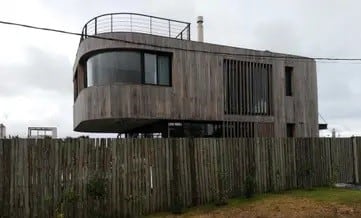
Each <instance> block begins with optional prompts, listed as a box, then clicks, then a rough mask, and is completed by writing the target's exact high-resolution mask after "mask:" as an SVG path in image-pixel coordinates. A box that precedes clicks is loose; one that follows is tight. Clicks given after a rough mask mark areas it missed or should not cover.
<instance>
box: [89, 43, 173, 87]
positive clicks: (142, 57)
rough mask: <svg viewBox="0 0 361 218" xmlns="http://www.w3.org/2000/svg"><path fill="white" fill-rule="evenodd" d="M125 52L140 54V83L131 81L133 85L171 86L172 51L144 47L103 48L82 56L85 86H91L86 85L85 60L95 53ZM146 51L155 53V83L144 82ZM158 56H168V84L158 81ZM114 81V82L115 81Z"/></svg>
mask: <svg viewBox="0 0 361 218" xmlns="http://www.w3.org/2000/svg"><path fill="white" fill-rule="evenodd" d="M122 51H124V52H127V51H134V52H139V54H140V64H141V66H140V69H141V83H132V84H134V85H149V86H160V87H172V86H173V81H172V80H173V75H172V74H173V72H172V63H173V53H172V52H164V51H154V50H144V49H105V50H99V51H96V52H92V53H91V54H88V55H87V56H85V57H84V59H83V60H84V61H82V62H83V63H84V66H85V69H84V70H85V74H86V75H85V76H84V77H85V81H84V83H85V84H86V85H85V88H87V87H91V86H89V85H88V81H87V79H88V68H87V67H86V64H87V61H88V60H89V59H90V58H92V57H93V56H95V55H98V54H102V53H107V52H122ZM145 53H148V54H155V55H156V60H157V61H156V66H157V84H153V83H146V82H145V66H144V54H145ZM158 56H166V57H168V58H169V84H168V85H164V84H160V83H159V76H158V75H159V72H158ZM115 83H116V82H115ZM115 83H110V84H107V85H111V84H115ZM93 86H94V85H93Z"/></svg>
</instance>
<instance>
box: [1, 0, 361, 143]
mask: <svg viewBox="0 0 361 218" xmlns="http://www.w3.org/2000/svg"><path fill="white" fill-rule="evenodd" d="M360 8H361V2H360V1H357V0H347V1H341V0H292V1H289V0H272V1H271V0H269V1H266V0H252V1H249V0H248V1H243V0H235V1H226V0H219V1H216V0H209V1H205V0H199V1H197V0H182V1H170V0H162V1H161V0H143V1H137V0H132V1H127V0H123V1H119V0H113V1H110V0H102V1H95V0H83V1H80V0H79V1H77V0H61V1H59V0H22V1H20V0H11V1H5V0H4V1H2V2H1V7H0V20H3V21H12V22H19V23H26V24H30V25H36V26H43V27H49V28H55V29H63V30H68V31H73V32H81V29H82V27H83V25H84V24H85V23H86V22H87V21H88V20H89V19H91V18H93V17H95V16H97V15H100V14H104V13H111V12H136V13H145V14H149V15H154V16H160V17H166V18H173V19H177V20H183V21H187V22H191V23H192V28H193V29H192V39H194V40H195V39H196V34H195V29H196V28H195V27H196V26H195V21H196V17H197V16H198V15H203V16H204V20H205V23H204V28H205V29H204V35H205V41H206V42H210V43H216V44H224V45H232V46H237V47H243V48H252V49H260V50H271V51H275V52H284V53H291V54H297V55H304V56H310V57H345V58H361V41H360V39H361V28H360V26H361V13H360ZM0 35H1V40H0V48H1V51H2V52H0V78H1V79H0V81H1V83H0V123H4V124H5V125H6V126H7V133H8V134H11V135H19V136H26V134H27V127H28V126H56V127H58V133H59V136H60V137H65V136H76V135H79V133H75V132H73V131H72V120H73V114H72V106H73V91H72V66H73V61H74V58H75V53H76V50H77V47H78V43H79V38H78V37H76V36H69V35H62V34H58V33H49V32H44V31H37V30H29V29H24V28H19V27H10V26H6V25H1V24H0ZM317 71H318V96H319V112H320V113H321V114H322V116H323V117H324V118H325V119H326V121H327V122H328V124H329V127H330V128H331V129H332V128H336V130H337V132H339V134H340V135H341V136H350V135H361V114H360V112H361V101H360V99H361V86H360V84H361V64H360V63H347V62H338V63H318V64H317ZM325 134H326V135H327V134H329V133H327V132H326V133H323V134H322V135H325Z"/></svg>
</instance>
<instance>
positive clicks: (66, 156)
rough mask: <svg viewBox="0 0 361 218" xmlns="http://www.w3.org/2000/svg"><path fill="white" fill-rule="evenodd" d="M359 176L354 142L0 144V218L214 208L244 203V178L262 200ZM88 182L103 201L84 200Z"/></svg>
mask: <svg viewBox="0 0 361 218" xmlns="http://www.w3.org/2000/svg"><path fill="white" fill-rule="evenodd" d="M357 174H358V176H360V175H361V138H351V139H350V138H336V139H330V138H297V139H293V138H288V139H280V138H257V139H251V138H247V139H245V138H242V139H212V138H207V139H198V138H197V139H84V138H80V139H65V140H62V139H56V140H52V139H41V140H39V139H37V140H36V139H17V138H16V139H2V140H0V214H1V215H2V216H4V217H54V216H56V215H57V214H59V213H64V215H65V216H66V217H67V216H68V217H90V216H91V215H92V214H91V213H95V212H96V213H99V214H104V215H107V216H109V217H130V216H133V217H134V216H142V215H145V214H149V213H152V212H156V211H164V210H171V209H173V210H174V209H177V207H178V208H179V207H189V206H194V205H198V204H204V203H208V202H214V201H215V202H218V203H221V202H222V200H226V199H227V198H229V197H232V196H240V195H243V193H244V191H245V187H246V186H245V185H246V184H245V181H246V178H247V177H252V178H253V179H254V181H255V183H256V191H257V192H259V193H264V192H270V191H282V190H288V189H293V188H311V187H313V186H323V185H328V184H330V183H332V182H355V181H356V179H357ZM95 177H99V178H101V179H102V180H100V181H103V182H104V186H105V188H106V191H105V193H104V195H105V197H104V198H102V199H93V198H92V197H91V195H90V193H89V189H88V186H89V183H90V182H91V181H92V180H93V179H94V178H95ZM98 185H99V184H98ZM98 194H99V193H98ZM94 211H95V212H94ZM99 214H98V215H99ZM93 215H94V214H93Z"/></svg>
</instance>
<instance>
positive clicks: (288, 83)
mask: <svg viewBox="0 0 361 218" xmlns="http://www.w3.org/2000/svg"><path fill="white" fill-rule="evenodd" d="M293 71H294V68H293V67H292V66H285V94H286V96H293V79H292V77H293Z"/></svg>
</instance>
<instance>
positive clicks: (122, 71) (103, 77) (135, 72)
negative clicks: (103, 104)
mask: <svg viewBox="0 0 361 218" xmlns="http://www.w3.org/2000/svg"><path fill="white" fill-rule="evenodd" d="M142 56H143V58H142ZM170 73H171V72H170V55H164V54H162V55H159V54H156V53H154V54H153V53H146V52H141V51H112V52H104V53H100V54H96V55H94V56H92V57H90V58H89V59H88V61H87V84H88V86H99V85H109V84H113V83H117V82H124V83H136V84H153V85H165V86H169V85H170V84H171V83H170V78H171V76H170Z"/></svg>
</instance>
